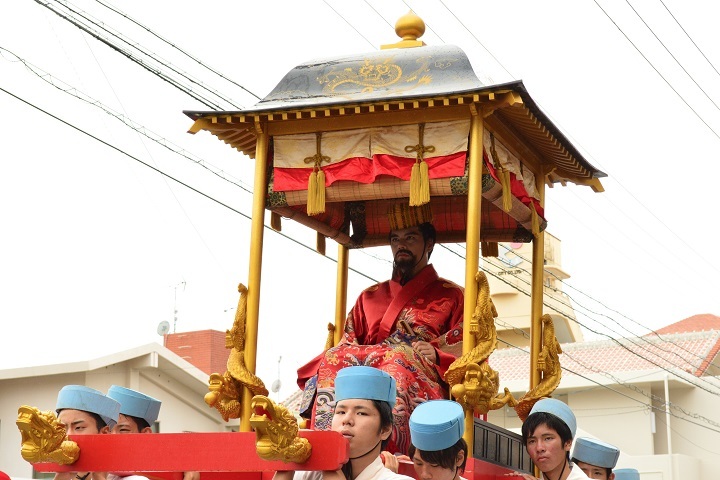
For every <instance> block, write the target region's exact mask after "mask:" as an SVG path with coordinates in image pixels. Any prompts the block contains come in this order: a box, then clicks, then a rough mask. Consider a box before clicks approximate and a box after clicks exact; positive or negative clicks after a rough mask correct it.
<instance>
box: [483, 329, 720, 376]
mask: <svg viewBox="0 0 720 480" xmlns="http://www.w3.org/2000/svg"><path fill="white" fill-rule="evenodd" d="M562 350H563V353H562V354H561V355H560V363H561V364H562V366H563V368H564V370H563V376H570V375H574V374H578V375H590V374H593V373H610V374H612V373H617V372H628V371H637V370H654V369H660V368H664V369H677V368H680V369H682V370H684V371H686V372H688V373H691V374H693V375H695V376H702V375H703V374H704V373H705V372H706V370H707V369H708V367H710V365H711V363H712V362H713V360H714V359H715V356H716V355H717V354H718V352H719V351H720V328H717V329H716V330H712V331H711V332H690V333H676V334H666V335H662V336H654V337H634V338H622V339H617V340H601V341H595V342H583V343H567V344H563V345H562ZM489 361H490V365H491V366H492V368H493V369H494V370H497V371H498V372H499V374H500V378H501V381H502V380H506V381H510V380H522V379H527V378H528V370H529V362H530V355H529V351H528V349H527V348H525V349H522V350H520V349H516V348H506V349H502V350H496V351H495V352H494V353H493V354H492V355H491V356H490V360H489Z"/></svg>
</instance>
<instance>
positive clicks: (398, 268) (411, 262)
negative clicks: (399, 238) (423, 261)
mask: <svg viewBox="0 0 720 480" xmlns="http://www.w3.org/2000/svg"><path fill="white" fill-rule="evenodd" d="M417 263H418V262H417V259H416V258H415V255H412V254H411V255H410V256H409V257H405V258H403V259H402V260H395V263H394V264H393V269H394V270H395V272H397V273H398V274H399V276H400V285H405V284H406V283H407V282H409V281H410V279H411V278H412V277H413V269H414V268H415V265H417Z"/></svg>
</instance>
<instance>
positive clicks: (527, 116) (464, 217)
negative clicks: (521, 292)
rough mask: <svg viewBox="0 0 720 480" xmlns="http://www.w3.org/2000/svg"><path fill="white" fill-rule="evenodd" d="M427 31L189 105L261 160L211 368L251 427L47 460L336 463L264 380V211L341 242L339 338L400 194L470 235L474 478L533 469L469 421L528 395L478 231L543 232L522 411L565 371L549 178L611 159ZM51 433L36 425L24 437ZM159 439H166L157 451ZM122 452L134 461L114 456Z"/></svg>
mask: <svg viewBox="0 0 720 480" xmlns="http://www.w3.org/2000/svg"><path fill="white" fill-rule="evenodd" d="M423 31H424V24H423V23H422V20H420V19H419V18H418V17H416V16H414V15H412V14H409V15H407V16H405V17H403V18H401V19H400V20H399V21H398V24H397V25H396V32H397V33H398V35H399V36H400V37H401V38H402V40H401V41H400V42H398V43H396V44H393V45H388V46H385V47H383V49H381V50H379V51H376V52H370V53H366V54H360V55H347V56H343V57H340V58H330V59H321V60H315V61H311V62H307V63H304V64H301V65H298V66H297V67H295V68H293V69H292V70H290V72H288V74H287V75H285V77H284V78H283V79H282V80H281V81H280V83H279V84H278V85H277V86H276V87H275V89H273V90H272V92H270V94H269V95H268V96H267V97H265V98H264V99H262V100H261V101H260V102H258V103H257V104H256V105H255V106H253V107H251V108H247V109H243V110H239V111H202V112H200V111H186V112H185V114H186V115H187V116H189V117H190V118H191V119H192V120H193V124H192V127H191V128H190V132H191V133H198V132H201V131H206V132H209V133H210V134H212V135H214V136H216V137H217V138H219V139H220V140H222V141H223V142H225V143H227V144H228V145H230V146H231V147H233V148H235V149H237V150H238V151H239V152H241V153H243V154H245V155H246V156H247V157H250V158H253V159H255V174H254V175H255V180H254V202H253V211H252V228H251V241H250V245H249V250H250V252H249V255H250V268H249V272H248V278H247V283H246V284H247V288H245V287H244V286H242V285H241V288H240V292H241V300H240V302H239V305H238V309H237V316H236V319H235V323H234V324H233V328H232V330H228V336H227V338H228V348H233V349H234V350H233V353H232V354H231V360H232V362H230V361H229V363H228V371H227V372H225V374H220V373H217V374H213V375H212V376H211V378H210V381H209V390H210V392H209V393H208V395H206V397H205V400H206V402H207V403H208V405H211V406H213V407H215V408H217V409H218V410H219V411H220V413H221V414H222V415H223V417H224V418H225V417H228V418H237V417H238V416H239V418H240V419H241V424H240V429H241V432H240V433H237V434H182V435H172V434H156V435H139V436H136V435H94V436H89V437H88V438H80V437H73V438H71V439H70V440H75V441H76V442H77V445H78V446H79V447H80V451H82V452H83V453H82V455H81V456H80V458H79V460H77V462H78V463H77V464H76V465H74V466H72V467H67V466H59V465H57V464H48V463H43V464H38V469H39V470H42V471H71V470H75V469H80V470H83V471H88V470H96V471H108V470H126V471H127V470H129V471H136V472H154V473H152V476H156V477H166V478H178V479H179V478H181V477H180V476H179V475H180V474H178V473H177V472H182V471H186V470H197V471H201V472H202V473H201V475H202V478H215V477H217V478H221V477H222V478H229V477H233V478H239V477H242V478H246V477H247V478H254V479H259V478H269V476H270V475H271V474H272V472H273V471H274V470H277V469H295V468H303V469H321V470H326V469H335V468H337V466H338V465H340V464H342V463H344V462H345V461H347V456H348V451H347V442H346V441H345V440H344V439H342V438H341V437H339V436H338V435H337V434H336V433H334V432H310V431H301V432H300V434H299V436H298V434H297V425H296V424H295V421H294V419H293V417H292V416H288V415H287V412H283V411H282V409H276V408H275V407H276V406H274V405H273V404H272V402H270V401H269V399H267V398H266V397H262V396H260V395H258V396H256V397H254V398H253V395H254V393H258V392H260V393H262V392H263V391H264V385H263V384H262V381H261V380H260V379H259V378H257V377H255V376H254V373H255V360H256V352H257V332H258V322H259V318H260V305H259V298H260V277H261V275H260V272H261V269H262V248H263V234H264V228H265V217H266V215H265V212H266V211H270V212H271V219H270V223H271V225H272V227H273V228H275V229H280V228H281V219H282V218H286V219H290V220H293V221H296V222H299V223H301V224H303V225H306V226H308V227H309V228H311V229H313V230H315V231H316V232H317V236H318V250H319V251H320V252H321V253H324V250H325V239H326V238H330V239H332V240H334V241H335V242H336V243H337V244H338V256H337V258H338V270H337V288H336V298H337V300H336V311H335V325H334V328H333V326H332V325H330V327H331V328H330V329H329V330H330V334H331V338H330V339H329V342H328V345H332V344H333V343H337V341H339V338H340V334H341V332H342V326H343V321H344V319H345V314H346V301H347V276H348V255H349V250H351V249H354V248H362V247H367V246H373V245H381V244H386V243H387V242H388V233H389V231H390V222H389V219H388V217H387V213H388V210H389V208H390V207H391V206H393V205H396V204H398V203H407V204H409V205H417V206H421V205H427V206H428V207H429V208H430V209H431V210H432V216H433V223H434V225H435V227H436V229H437V231H438V241H439V242H465V243H466V270H465V285H464V287H465V306H464V319H465V320H464V321H465V328H464V332H463V355H462V357H461V358H459V359H458V361H457V362H455V363H453V365H452V366H451V367H450V369H449V370H448V375H446V380H447V381H448V383H449V385H450V386H451V387H452V388H451V391H452V395H453V396H454V398H456V399H457V400H458V402H460V403H461V404H462V405H463V408H465V410H466V425H465V438H466V440H467V441H468V443H469V445H470V446H471V450H472V452H473V457H474V458H471V459H470V462H469V463H468V468H467V469H466V472H465V477H467V478H474V479H477V480H479V479H481V478H494V476H495V475H502V474H504V473H507V472H509V471H510V469H512V470H523V471H530V470H531V465H530V464H529V460H528V459H527V457H526V456H525V455H524V449H523V448H522V447H521V445H520V442H519V439H518V437H517V435H514V434H512V433H511V432H507V431H505V430H503V429H499V428H497V427H494V426H492V425H488V424H485V423H484V422H482V421H474V420H473V412H474V413H486V412H487V411H488V409H494V408H499V407H500V406H502V405H505V404H510V405H516V401H515V399H514V398H512V395H510V393H509V392H508V391H507V390H506V391H505V394H504V395H503V394H499V393H498V389H499V378H498V372H494V371H493V370H492V369H491V368H490V367H489V365H488V363H487V361H486V360H487V357H488V355H489V354H490V353H491V352H492V351H493V350H494V349H495V346H496V343H497V338H496V332H495V326H494V318H495V317H496V316H497V312H496V311H495V309H494V306H493V305H492V301H491V300H490V295H489V287H488V283H487V280H486V279H485V278H484V275H483V274H480V273H478V269H479V255H480V245H481V244H482V245H483V254H484V255H492V254H493V252H496V251H497V245H495V244H496V242H501V241H514V242H532V243H533V259H532V260H533V267H532V268H533V270H532V276H533V280H532V287H531V291H532V311H531V319H532V332H531V335H532V339H531V352H530V353H531V355H530V356H531V363H530V372H531V385H530V390H529V391H528V393H527V394H526V395H524V396H523V397H522V398H521V399H520V402H518V403H517V406H516V410H517V411H518V414H519V415H520V416H521V418H522V415H523V414H527V411H528V410H529V408H530V407H531V406H532V404H533V403H534V402H535V401H536V400H537V399H538V398H540V397H542V396H547V395H549V394H550V393H552V390H553V389H554V388H555V387H556V386H557V384H558V383H559V380H560V368H559V360H558V353H560V350H559V345H557V341H556V340H555V337H554V330H553V328H552V322H551V320H550V317H549V316H545V317H543V316H542V294H543V290H542V278H543V253H544V234H543V231H544V229H545V227H546V225H547V223H548V217H547V215H546V212H545V211H544V196H545V187H546V186H553V185H556V184H561V185H563V186H565V185H567V184H569V183H573V184H577V185H586V186H589V187H591V188H592V189H593V190H595V191H597V192H600V191H602V185H601V184H600V181H599V178H601V177H603V176H605V174H604V173H603V172H601V171H599V170H597V169H596V168H594V167H593V166H592V165H590V164H589V163H588V162H587V161H586V160H585V159H584V158H583V156H582V155H581V154H580V152H578V151H577V149H576V148H575V147H574V146H573V145H572V144H571V143H570V142H569V141H568V140H567V138H566V137H565V136H564V135H563V134H562V132H560V130H559V129H558V128H557V127H556V126H555V125H554V124H553V123H552V122H551V121H550V119H549V118H548V117H547V116H546V115H545V114H544V113H543V112H542V111H541V110H540V108H539V107H538V106H537V104H536V103H535V102H534V101H533V100H532V98H531V97H530V95H529V94H528V92H527V90H526V89H525V87H524V85H523V83H522V82H521V81H514V82H509V83H504V84H498V85H484V84H482V82H480V81H479V80H478V78H477V76H476V75H475V73H474V72H473V70H472V68H471V66H470V62H469V61H468V58H467V57H466V55H465V53H464V52H463V51H462V50H460V49H459V48H457V47H454V46H425V45H424V43H423V42H421V41H419V40H417V38H418V37H419V36H421V35H422V33H423ZM493 247H494V248H493ZM495 255H496V253H495ZM303 273H304V272H303ZM289 274H291V273H289ZM317 343H318V345H321V344H322V343H321V340H320V339H318V342H317ZM23 408H25V407H23ZM34 418H35V417H34ZM37 418H39V419H41V420H42V419H43V418H44V417H42V416H39V417H37ZM36 420H37V419H35V420H33V421H34V422H36V423H37V421H36ZM268 420H273V421H274V420H279V423H277V424H269V423H268ZM19 422H20V420H19ZM29 424H30V422H24V424H23V425H29ZM18 425H20V423H18ZM33 428H34V427H33ZM53 428H55V430H57V428H56V427H52V426H51V427H50V428H48V431H53ZM251 428H252V429H254V430H255V431H256V436H253V435H252V434H250V433H248V432H249V431H250V430H251ZM33 432H35V430H33ZM58 435H59V434H56V437H57V436H58ZM62 435H64V433H63V434H62ZM62 435H60V436H61V437H62ZM40 437H41V436H39V435H36V434H35V433H33V434H27V435H26V436H25V437H24V441H25V438H27V439H28V442H31V441H32V440H33V439H34V438H40ZM103 437H105V438H103ZM118 437H121V438H118ZM129 437H134V438H129ZM139 437H141V438H139ZM293 437H297V438H293ZM273 438H274V439H273ZM277 438H279V439H280V440H279V443H280V444H283V445H286V446H289V450H290V451H291V452H292V455H290V454H289V453H288V449H286V448H285V447H283V448H285V449H284V450H283V451H282V453H279V452H280V450H278V441H277ZM271 439H272V440H271ZM55 440H56V441H55V442H52V445H55V446H54V447H53V448H54V450H52V452H50V453H43V454H42V455H39V454H37V453H36V450H35V446H34V444H32V443H28V445H27V446H26V447H24V450H23V451H24V452H29V454H32V456H31V457H27V458H28V461H33V462H36V461H41V462H42V461H47V459H48V458H49V459H56V458H65V457H67V456H68V455H70V454H71V453H72V452H75V451H76V450H75V447H74V445H72V444H71V443H66V442H63V441H62V440H63V439H62V438H55ZM45 443H47V442H45ZM130 445H132V448H131V446H130ZM308 445H310V446H311V447H312V449H311V448H309V447H308ZM155 449H162V451H163V452H165V455H163V456H157V455H153V454H152V453H150V452H153V451H155ZM251 450H253V451H254V452H257V453H256V454H255V453H254V452H253V451H251ZM118 451H122V452H123V457H122V458H123V462H124V463H122V462H118V461H116V457H112V458H110V457H106V456H103V453H107V454H110V452H118ZM311 452H312V453H311ZM295 454H300V455H299V456H297V455H295ZM75 458H77V456H75ZM113 458H115V460H113ZM298 458H300V459H302V460H298ZM38 459H40V460H38ZM279 459H284V460H285V461H286V462H287V461H291V462H298V463H297V464H295V463H283V462H280V461H279ZM303 460H306V461H305V463H302V461H303ZM51 461H55V460H51ZM301 463H302V466H301V465H300V464H301ZM173 472H175V473H173ZM238 472H242V473H240V474H238ZM402 473H407V474H412V471H411V470H407V469H406V470H405V471H403V472H402Z"/></svg>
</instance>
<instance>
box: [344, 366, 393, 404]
mask: <svg viewBox="0 0 720 480" xmlns="http://www.w3.org/2000/svg"><path fill="white" fill-rule="evenodd" d="M396 396H397V393H396V390H395V379H394V378H392V377H391V376H390V375H388V374H387V373H385V372H383V371H382V370H378V369H377V368H373V367H363V366H359V367H346V368H343V369H342V370H340V371H339V372H338V374H337V376H336V377H335V401H337V402H339V401H340V400H345V399H348V398H361V399H365V400H382V401H383V402H388V403H389V404H390V406H391V407H393V406H395V397H396Z"/></svg>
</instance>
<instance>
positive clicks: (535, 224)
mask: <svg viewBox="0 0 720 480" xmlns="http://www.w3.org/2000/svg"><path fill="white" fill-rule="evenodd" d="M530 216H531V217H532V219H531V228H532V234H533V235H534V236H537V235H539V234H540V215H538V213H537V211H536V210H535V205H533V204H532V203H531V204H530Z"/></svg>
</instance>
